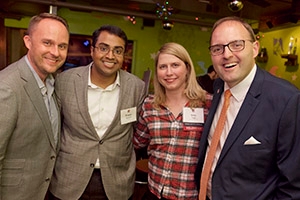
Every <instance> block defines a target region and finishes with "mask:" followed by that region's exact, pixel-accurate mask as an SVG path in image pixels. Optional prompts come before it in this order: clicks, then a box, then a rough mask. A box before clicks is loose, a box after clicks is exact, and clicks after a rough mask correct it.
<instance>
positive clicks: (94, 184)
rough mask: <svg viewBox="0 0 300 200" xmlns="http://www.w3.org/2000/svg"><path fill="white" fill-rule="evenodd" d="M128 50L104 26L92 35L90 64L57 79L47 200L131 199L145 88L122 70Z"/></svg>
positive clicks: (117, 32) (123, 39) (118, 34)
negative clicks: (55, 141)
mask: <svg viewBox="0 0 300 200" xmlns="http://www.w3.org/2000/svg"><path fill="white" fill-rule="evenodd" d="M126 45H127V36H126V34H125V33H124V32H123V31H122V30H121V29H120V28H119V27H116V26H111V25H104V26H102V27H100V28H99V29H97V30H96V31H94V33H93V41H92V47H91V56H92V58H93V62H91V63H90V64H89V65H87V66H82V67H78V68H75V69H69V70H67V71H64V72H62V73H61V74H59V75H58V76H57V82H56V83H57V84H56V91H57V95H58V102H59V105H61V108H62V117H63V121H62V137H61V149H60V151H59V155H58V159H57V163H56V166H55V171H54V176H53V179H52V180H51V184H50V192H51V193H52V197H51V198H50V199H62V200H77V199H82V200H84V199H110V200H127V199H131V196H132V194H133V189H134V180H135V164H136V158H135V153H134V149H133V144H132V137H133V124H134V122H135V121H136V118H137V113H138V110H139V108H140V106H141V104H142V101H143V99H144V97H145V87H144V85H145V84H144V82H143V81H142V80H141V79H139V78H137V77H136V76H134V75H132V74H130V73H128V72H126V71H123V70H121V67H122V64H123V61H124V52H125V48H126Z"/></svg>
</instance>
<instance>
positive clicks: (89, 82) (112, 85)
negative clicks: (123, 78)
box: [88, 63, 120, 90]
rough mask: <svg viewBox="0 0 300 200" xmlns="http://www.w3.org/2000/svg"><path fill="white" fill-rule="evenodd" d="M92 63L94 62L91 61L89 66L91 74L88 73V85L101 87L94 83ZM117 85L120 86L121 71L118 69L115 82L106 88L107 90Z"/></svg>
mask: <svg viewBox="0 0 300 200" xmlns="http://www.w3.org/2000/svg"><path fill="white" fill-rule="evenodd" d="M92 65H93V63H91V64H90V65H89V66H88V67H89V75H88V87H90V88H99V87H98V86H97V85H95V84H93V83H92V80H91V69H92ZM117 86H120V72H119V71H117V78H116V80H115V82H113V83H112V84H111V85H109V86H108V87H107V88H105V90H113V89H114V88H116V87H117Z"/></svg>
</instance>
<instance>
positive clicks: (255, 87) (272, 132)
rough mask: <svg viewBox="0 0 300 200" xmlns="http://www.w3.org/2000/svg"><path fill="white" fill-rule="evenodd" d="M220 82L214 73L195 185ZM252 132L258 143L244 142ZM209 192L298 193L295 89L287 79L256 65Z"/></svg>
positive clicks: (242, 195) (299, 101) (216, 199)
mask: <svg viewBox="0 0 300 200" xmlns="http://www.w3.org/2000/svg"><path fill="white" fill-rule="evenodd" d="M223 87H224V82H223V81H221V80H220V79H218V80H217V81H216V83H215V88H214V89H215V90H214V91H215V94H214V98H213V102H212V106H211V109H210V113H209V116H208V119H207V121H206V124H205V127H204V132H203V136H202V138H201V141H200V153H199V163H198V166H197V170H196V173H195V179H196V182H197V185H198V186H199V179H200V174H201V171H202V167H203V162H204V159H205V153H206V147H207V144H208V143H207V136H208V134H209V129H210V126H211V123H212V120H213V116H214V113H215V111H216V108H217V106H218V104H219V100H220V97H221V95H222V93H223V89H224V88H223ZM251 136H253V137H254V138H256V139H257V140H258V141H260V142H261V144H256V145H248V146H247V145H244V142H245V141H246V140H248V139H249V138H250V137H251ZM200 189H201V188H200ZM212 198H213V200H220V199H222V200H224V199H228V200H229V199H230V200H233V199H234V200H242V199H247V200H252V199H253V200H254V199H256V200H266V199H278V200H279V199H280V200H282V199H300V92H299V90H298V89H296V88H295V87H294V86H292V85H291V84H290V83H288V82H287V81H285V80H282V79H279V78H276V77H274V76H272V75H270V74H269V73H268V72H265V71H263V70H261V69H259V68H258V69H257V72H256V75H255V78H254V80H253V83H252V85H251V86H250V89H249V91H248V93H247V95H246V97H245V100H244V102H243V104H242V106H241V109H240V111H239V113H238V115H237V118H236V119H235V121H234V123H233V125H232V128H231V130H230V132H229V135H228V137H227V140H226V142H225V144H224V147H223V149H222V152H221V155H220V158H219V160H218V163H217V165H216V168H215V171H214V174H213V177H212Z"/></svg>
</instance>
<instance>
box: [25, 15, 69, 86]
mask: <svg viewBox="0 0 300 200" xmlns="http://www.w3.org/2000/svg"><path fill="white" fill-rule="evenodd" d="M23 40H24V43H25V46H26V47H27V49H28V53H27V56H28V59H29V62H30V63H31V65H32V67H33V68H34V70H35V71H36V72H37V74H38V75H39V77H40V78H41V80H42V81H44V80H45V79H46V77H47V76H48V74H51V73H54V72H56V70H57V69H58V68H60V67H61V66H62V65H63V63H64V62H65V60H66V58H67V53H68V44H69V32H68V30H67V28H66V27H65V26H64V25H63V24H62V23H61V22H59V21H57V20H54V19H48V18H46V19H43V20H41V21H40V22H39V23H38V24H37V25H36V26H35V27H34V29H33V30H32V31H31V33H30V34H29V35H25V36H24V38H23Z"/></svg>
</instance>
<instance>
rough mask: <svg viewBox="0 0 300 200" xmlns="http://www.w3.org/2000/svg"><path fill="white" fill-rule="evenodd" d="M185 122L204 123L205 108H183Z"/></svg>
mask: <svg viewBox="0 0 300 200" xmlns="http://www.w3.org/2000/svg"><path fill="white" fill-rule="evenodd" d="M183 123H204V110H203V108H189V107H184V108H183Z"/></svg>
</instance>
